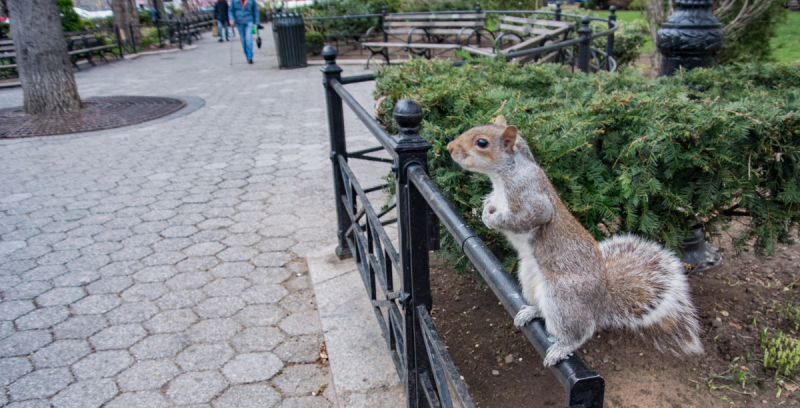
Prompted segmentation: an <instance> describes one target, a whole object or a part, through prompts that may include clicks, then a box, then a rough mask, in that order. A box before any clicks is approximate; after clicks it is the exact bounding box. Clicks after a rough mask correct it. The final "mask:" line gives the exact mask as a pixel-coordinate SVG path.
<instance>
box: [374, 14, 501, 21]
mask: <svg viewBox="0 0 800 408" xmlns="http://www.w3.org/2000/svg"><path fill="white" fill-rule="evenodd" d="M485 18H486V13H480V14H478V13H454V14H430V13H419V14H387V15H386V20H387V21H402V20H479V19H485Z"/></svg>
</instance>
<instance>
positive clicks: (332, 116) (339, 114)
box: [321, 45, 353, 259]
mask: <svg viewBox="0 0 800 408" xmlns="http://www.w3.org/2000/svg"><path fill="white" fill-rule="evenodd" d="M336 55H337V52H336V48H333V47H331V46H330V45H326V46H325V47H324V48H323V49H322V57H323V58H325V65H323V66H322V69H321V71H322V74H323V80H322V85H323V86H324V87H325V102H326V105H327V106H328V131H329V132H330V142H331V154H330V158H331V167H332V168H333V196H334V202H335V203H336V219H337V222H338V230H337V231H336V236H337V238H339V245H338V246H337V247H336V256H338V257H339V259H345V258H350V257H352V256H353V254H352V253H350V246H349V245H347V237H346V234H347V231H348V230H349V229H350V226H351V225H352V222H351V221H350V216H349V215H348V213H347V207H345V204H344V202H343V201H342V196H343V195H344V194H345V190H344V188H345V186H344V181H343V180H342V171H341V168H340V166H339V159H338V158H337V156H342V157H344V159H345V160H347V144H346V142H345V136H344V110H343V109H342V97H341V96H339V94H337V93H336V91H335V90H334V89H333V87H332V86H331V81H332V80H334V79H335V80H337V81H339V80H341V79H342V68H341V67H340V66H338V65H336Z"/></svg>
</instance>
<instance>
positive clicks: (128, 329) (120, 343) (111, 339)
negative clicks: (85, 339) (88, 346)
mask: <svg viewBox="0 0 800 408" xmlns="http://www.w3.org/2000/svg"><path fill="white" fill-rule="evenodd" d="M146 336H147V332H146V331H144V329H143V328H142V326H140V325H138V324H126V325H120V326H111V327H109V328H107V329H105V330H103V331H101V332H100V333H97V334H95V335H94V336H92V337H91V338H89V341H90V342H91V343H92V346H94V349H95V350H98V351H99V350H114V349H117V350H119V349H126V348H128V347H130V346H132V345H134V344H136V342H138V341H139V340H141V339H143V338H145V337H146Z"/></svg>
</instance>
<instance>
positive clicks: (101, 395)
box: [51, 378, 119, 408]
mask: <svg viewBox="0 0 800 408" xmlns="http://www.w3.org/2000/svg"><path fill="white" fill-rule="evenodd" d="M118 393H119V389H118V388H117V384H115V383H114V380H112V379H110V378H105V379H99V380H87V381H78V382H76V383H75V384H72V385H70V386H69V387H67V389H65V390H63V391H61V392H59V393H58V394H56V396H55V397H53V399H52V400H51V402H52V403H53V407H54V408H93V407H100V406H101V405H103V404H104V403H106V402H108V401H110V400H111V399H112V398H114V397H115V396H117V394H118Z"/></svg>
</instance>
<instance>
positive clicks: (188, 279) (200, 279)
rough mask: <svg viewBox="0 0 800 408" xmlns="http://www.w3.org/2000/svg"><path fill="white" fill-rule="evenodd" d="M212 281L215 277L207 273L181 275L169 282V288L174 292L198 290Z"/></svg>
mask: <svg viewBox="0 0 800 408" xmlns="http://www.w3.org/2000/svg"><path fill="white" fill-rule="evenodd" d="M212 279H214V277H213V276H211V275H210V274H208V273H205V272H187V273H179V274H178V275H175V276H173V277H172V278H170V280H168V281H167V286H169V288H170V289H172V290H182V289H198V288H201V287H203V285H205V284H206V283H208V282H209V281H211V280H212Z"/></svg>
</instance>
